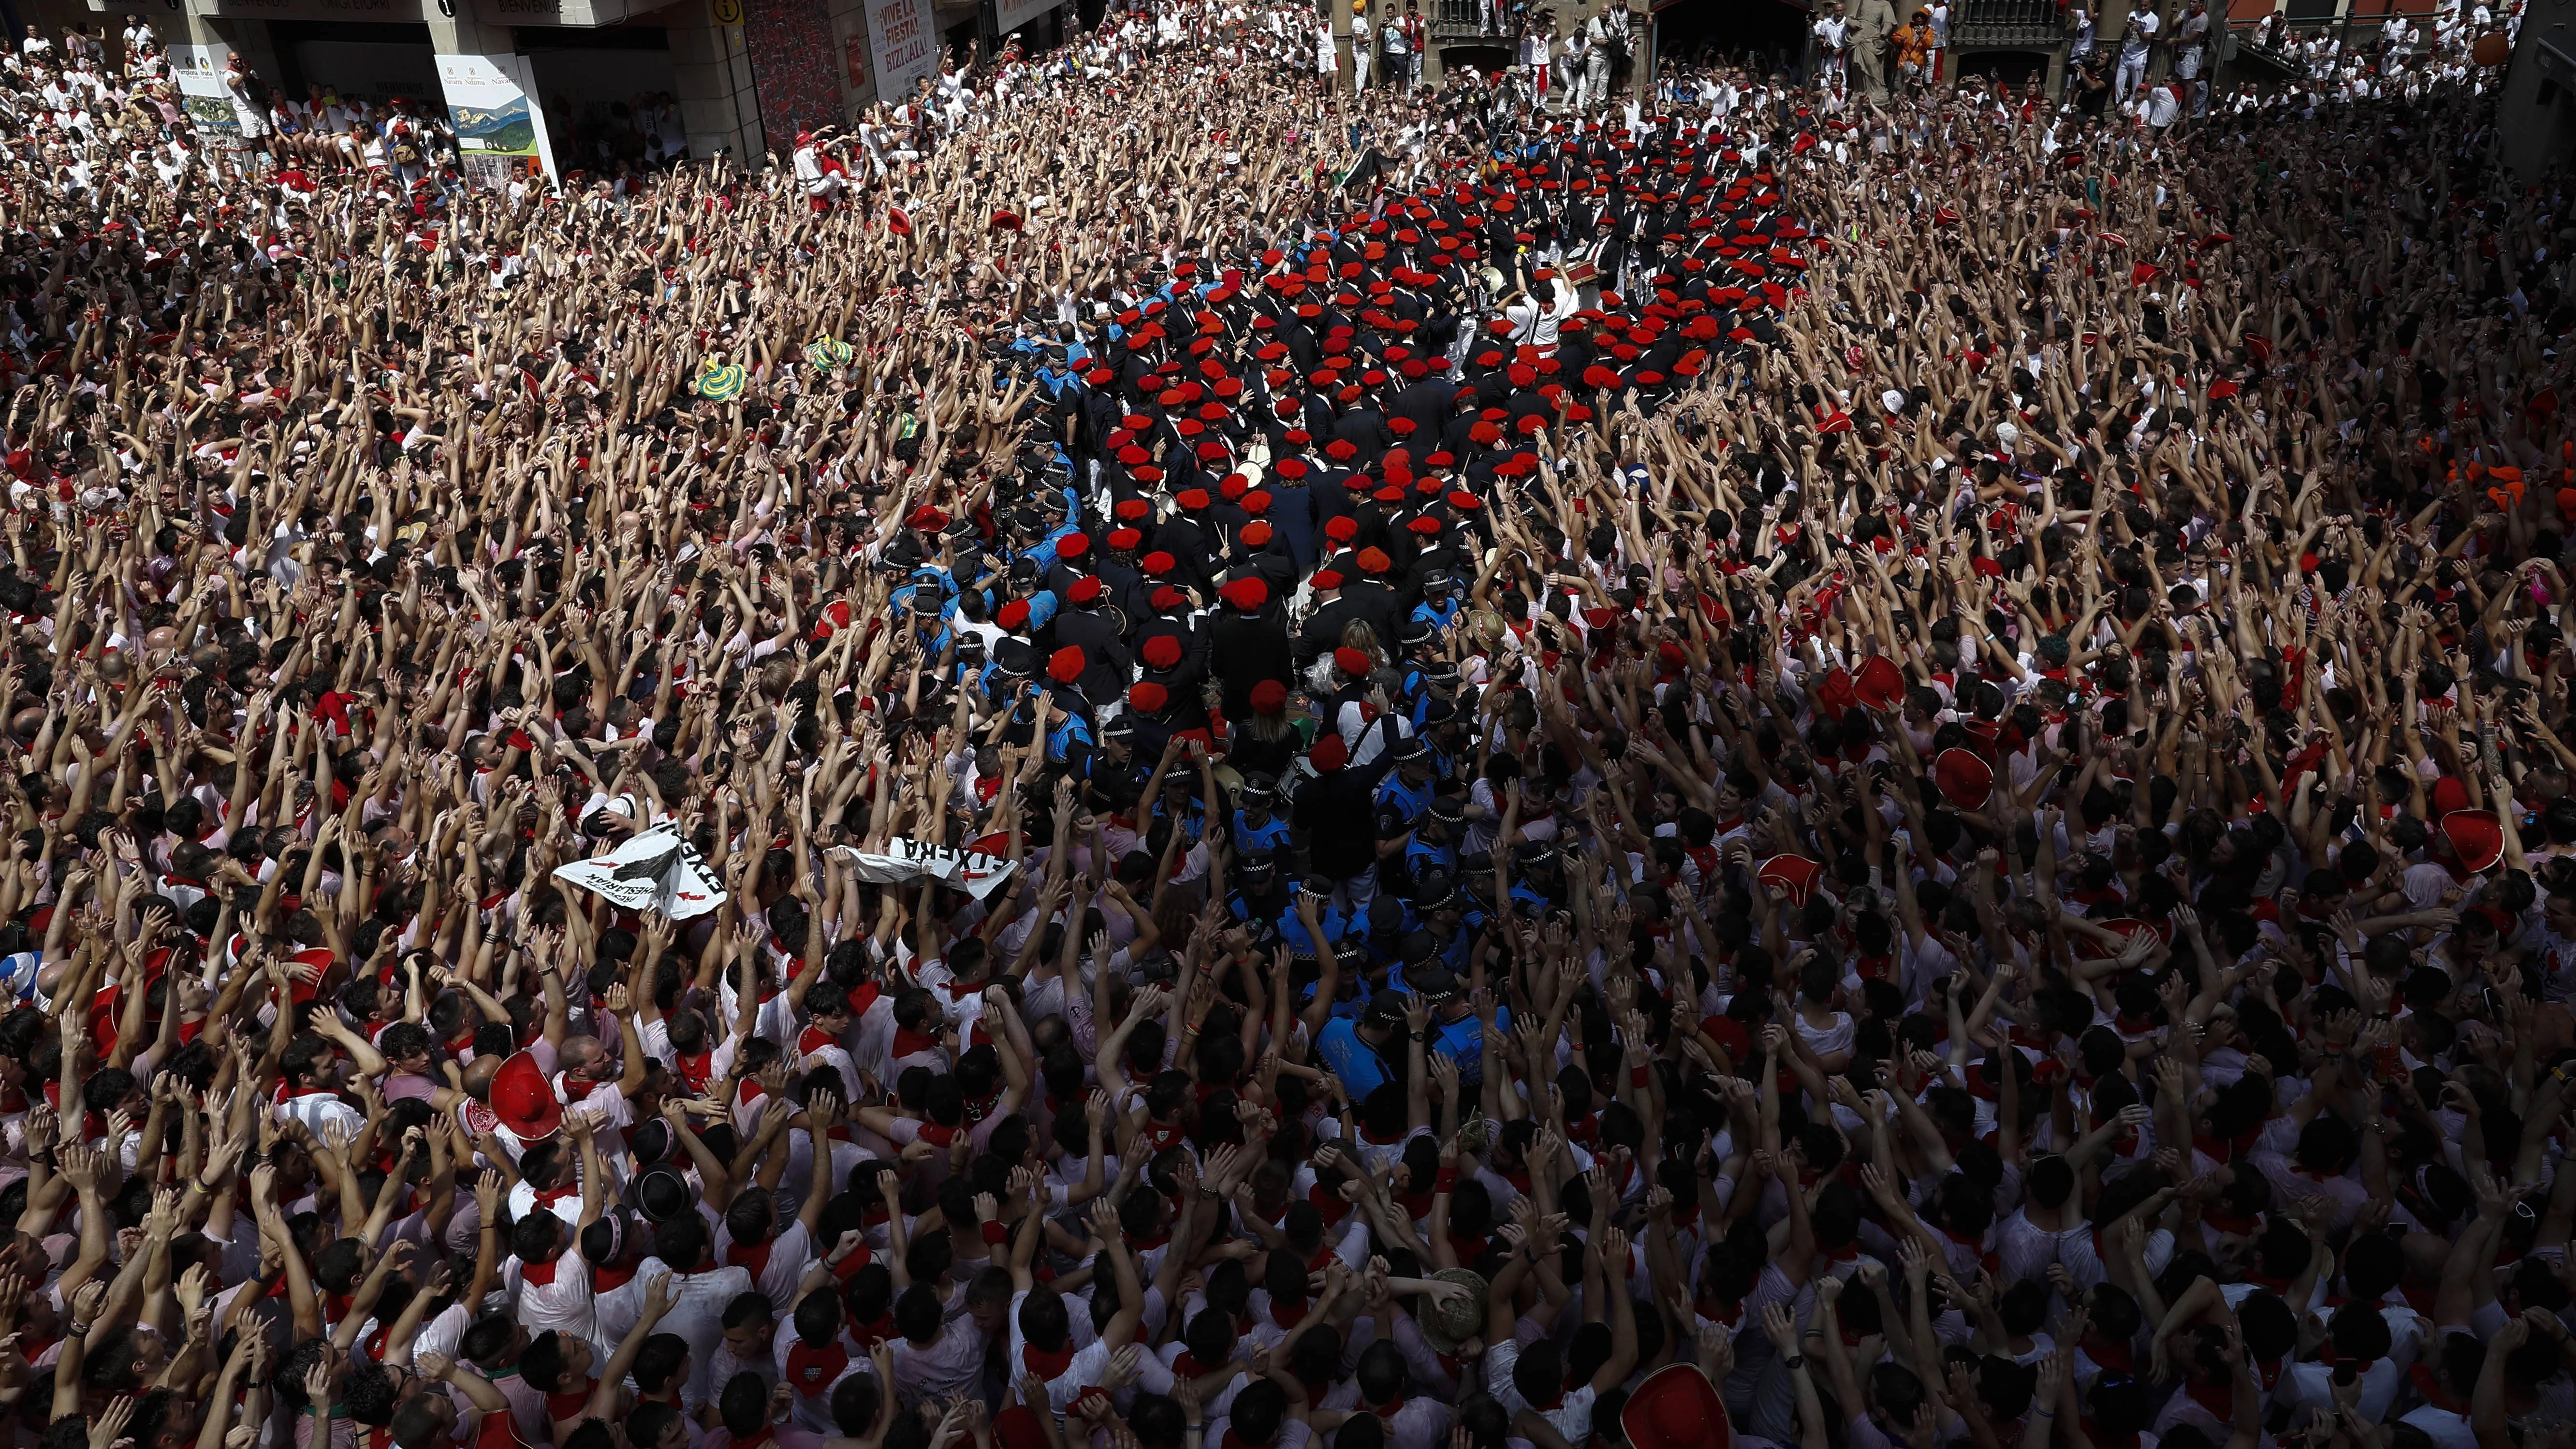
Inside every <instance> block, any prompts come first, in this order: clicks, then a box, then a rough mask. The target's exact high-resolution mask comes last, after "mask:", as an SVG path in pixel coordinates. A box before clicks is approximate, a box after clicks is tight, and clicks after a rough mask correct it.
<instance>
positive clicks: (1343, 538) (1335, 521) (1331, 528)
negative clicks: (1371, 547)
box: [1324, 513, 1360, 543]
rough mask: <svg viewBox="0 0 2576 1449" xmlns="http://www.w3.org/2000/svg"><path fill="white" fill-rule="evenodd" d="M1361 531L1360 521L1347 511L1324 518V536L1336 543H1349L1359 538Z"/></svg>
mask: <svg viewBox="0 0 2576 1449" xmlns="http://www.w3.org/2000/svg"><path fill="white" fill-rule="evenodd" d="M1359 532H1360V521H1359V520H1358V519H1356V518H1353V517H1351V516H1350V515H1349V514H1347V513H1345V514H1341V515H1339V516H1338V517H1334V518H1328V519H1326V520H1324V537H1326V538H1329V539H1331V540H1332V541H1333V542H1335V543H1348V542H1350V541H1351V540H1352V539H1354V538H1357V537H1358V536H1359Z"/></svg>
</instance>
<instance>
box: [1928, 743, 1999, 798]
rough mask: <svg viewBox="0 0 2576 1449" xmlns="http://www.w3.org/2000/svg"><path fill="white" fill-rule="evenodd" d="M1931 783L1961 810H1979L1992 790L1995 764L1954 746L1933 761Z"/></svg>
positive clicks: (1942, 795) (1993, 790)
mask: <svg viewBox="0 0 2576 1449" xmlns="http://www.w3.org/2000/svg"><path fill="white" fill-rule="evenodd" d="M1932 785H1933V788H1935V789H1937V790H1939V791H1940V792H1941V798H1942V799H1944V800H1947V801H1949V802H1950V803H1951V804H1953V805H1956V806H1957V807H1959V808H1960V809H1962V810H1982V809H1984V808H1985V806H1986V801H1987V800H1988V799H1989V798H1990V797H1992V796H1993V794H1994V793H1995V767H1994V766H1992V765H1989V764H1987V763H1986V762H1985V761H1983V760H1981V759H1979V758H1977V757H1976V756H1975V755H1972V754H1970V753H1969V752H1967V751H1966V750H1962V749H1958V748H1956V747H1953V748H1951V749H1946V750H1943V751H1942V752H1941V753H1940V754H1939V755H1938V756H1936V757H1934V759H1933V761H1932Z"/></svg>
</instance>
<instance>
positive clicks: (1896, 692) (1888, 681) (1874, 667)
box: [1852, 654, 1905, 709]
mask: <svg viewBox="0 0 2576 1449" xmlns="http://www.w3.org/2000/svg"><path fill="white" fill-rule="evenodd" d="M1852 694H1853V695H1854V696H1855V697H1856V698H1858V699H1859V700H1860V702H1861V703H1862V704H1865V705H1867V706H1869V707H1870V708H1871V709H1894V708H1896V702H1897V701H1898V700H1900V699H1903V698H1904V697H1905V671H1904V670H1902V669H1899V668H1897V667H1896V661H1895V660H1893V659H1890V658H1888V657H1887V656H1886V655H1884V654H1873V655H1871V656H1869V657H1868V658H1867V659H1864V660H1862V661H1861V662H1860V673H1858V674H1856V675H1854V676H1853V677H1852Z"/></svg>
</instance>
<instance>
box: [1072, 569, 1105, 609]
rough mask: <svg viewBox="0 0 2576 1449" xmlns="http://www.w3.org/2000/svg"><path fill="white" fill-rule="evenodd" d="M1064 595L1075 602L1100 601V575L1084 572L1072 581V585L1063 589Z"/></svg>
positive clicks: (1089, 602)
mask: <svg viewBox="0 0 2576 1449" xmlns="http://www.w3.org/2000/svg"><path fill="white" fill-rule="evenodd" d="M1064 596H1065V597H1066V598H1068V599H1070V600H1072V601H1073V602H1075V603H1077V604H1096V603H1098V602H1100V576H1099V575H1098V574H1084V575H1083V576H1082V577H1081V578H1078V579H1075V580H1074V581H1073V587H1071V588H1069V589H1066V590H1065V591H1064Z"/></svg>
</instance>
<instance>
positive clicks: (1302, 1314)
mask: <svg viewBox="0 0 2576 1449" xmlns="http://www.w3.org/2000/svg"><path fill="white" fill-rule="evenodd" d="M1270 1321H1271V1322H1273V1323H1276V1324H1278V1325H1279V1326H1280V1327H1281V1328H1295V1327H1296V1326H1297V1325H1298V1324H1300V1323H1303V1322H1305V1321H1306V1305H1305V1304H1303V1303H1297V1304H1293V1305H1292V1304H1287V1303H1282V1302H1280V1301H1279V1300H1278V1299H1276V1298H1273V1299H1271V1300H1270Z"/></svg>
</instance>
